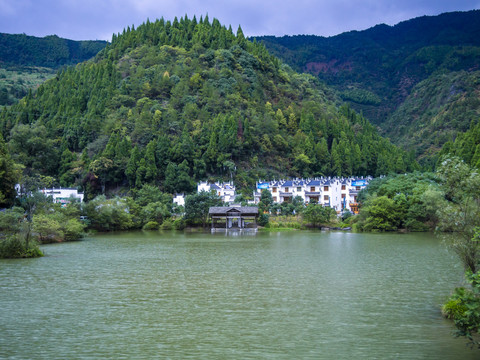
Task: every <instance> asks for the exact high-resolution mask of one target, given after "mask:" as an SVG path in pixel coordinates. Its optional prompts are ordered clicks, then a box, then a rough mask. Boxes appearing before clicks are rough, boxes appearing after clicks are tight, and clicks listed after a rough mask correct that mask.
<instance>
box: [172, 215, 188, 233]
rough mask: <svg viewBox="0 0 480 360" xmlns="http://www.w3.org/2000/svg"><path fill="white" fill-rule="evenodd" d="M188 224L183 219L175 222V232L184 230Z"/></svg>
mask: <svg viewBox="0 0 480 360" xmlns="http://www.w3.org/2000/svg"><path fill="white" fill-rule="evenodd" d="M186 226H187V224H186V223H185V220H184V219H183V218H180V219H177V220H175V221H174V222H173V228H174V229H175V230H183V229H185V227H186Z"/></svg>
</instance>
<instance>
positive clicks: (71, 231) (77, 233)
mask: <svg viewBox="0 0 480 360" xmlns="http://www.w3.org/2000/svg"><path fill="white" fill-rule="evenodd" d="M85 227H86V225H85V224H84V223H82V222H80V220H77V219H69V220H68V221H67V223H66V224H65V225H64V226H63V233H64V239H65V241H75V240H80V239H81V238H82V237H83V235H84V230H85Z"/></svg>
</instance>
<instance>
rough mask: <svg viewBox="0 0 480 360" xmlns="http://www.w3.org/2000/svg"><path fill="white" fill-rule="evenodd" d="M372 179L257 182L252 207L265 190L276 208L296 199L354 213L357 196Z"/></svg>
mask: <svg viewBox="0 0 480 360" xmlns="http://www.w3.org/2000/svg"><path fill="white" fill-rule="evenodd" d="M371 179H372V178H371V177H365V178H364V177H349V178H337V177H333V178H332V177H321V178H315V179H294V180H274V181H259V182H257V184H256V190H255V191H254V193H253V197H254V203H255V204H258V203H259V202H260V197H261V195H262V193H261V192H262V190H263V189H267V190H268V191H270V193H271V194H272V198H273V202H274V203H277V204H281V203H284V202H291V201H292V200H293V199H294V198H295V197H297V196H299V197H300V198H301V199H302V201H303V202H304V203H305V204H308V203H311V202H314V203H317V204H322V205H323V206H330V207H332V208H333V209H335V210H336V211H337V212H339V213H340V212H342V211H344V210H348V211H351V212H353V213H357V212H358V205H357V195H358V193H359V192H360V190H362V189H363V188H365V187H366V186H367V185H368V182H369V181H370V180H371Z"/></svg>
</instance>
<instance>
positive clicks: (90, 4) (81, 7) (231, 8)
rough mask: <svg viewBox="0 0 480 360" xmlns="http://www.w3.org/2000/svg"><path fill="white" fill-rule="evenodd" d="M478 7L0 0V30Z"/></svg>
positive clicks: (427, 0)
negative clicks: (161, 20)
mask: <svg viewBox="0 0 480 360" xmlns="http://www.w3.org/2000/svg"><path fill="white" fill-rule="evenodd" d="M473 9H480V0H288V1H287V0H224V1H220V0H0V32H3V33H10V34H19V33H25V34H27V35H34V36H45V35H52V34H55V35H58V36H60V37H63V38H68V39H73V40H95V39H99V40H100V39H102V40H110V39H111V37H112V34H113V33H118V32H121V31H122V30H123V29H124V28H125V27H127V25H132V24H134V25H135V26H138V25H140V24H141V23H142V22H144V21H146V19H147V18H150V20H155V19H157V18H160V17H162V16H163V17H164V18H165V19H166V20H173V18H174V17H175V16H177V17H182V16H184V15H185V14H187V15H188V17H190V18H191V17H193V15H196V16H197V18H199V17H200V15H205V14H207V13H208V16H209V17H210V19H212V18H214V17H215V18H217V19H219V20H220V22H221V23H222V24H224V25H226V26H228V25H232V27H233V29H234V30H236V29H237V27H238V25H239V24H240V25H241V26H242V29H243V32H244V33H245V35H247V36H253V35H277V36H282V35H297V34H314V35H321V36H332V35H337V34H340V33H342V32H345V31H350V30H364V29H367V28H369V27H372V26H374V25H376V24H380V23H385V24H388V25H395V24H397V23H398V22H400V21H403V20H408V19H411V18H414V17H418V16H422V15H438V14H441V13H443V12H450V11H466V10H473Z"/></svg>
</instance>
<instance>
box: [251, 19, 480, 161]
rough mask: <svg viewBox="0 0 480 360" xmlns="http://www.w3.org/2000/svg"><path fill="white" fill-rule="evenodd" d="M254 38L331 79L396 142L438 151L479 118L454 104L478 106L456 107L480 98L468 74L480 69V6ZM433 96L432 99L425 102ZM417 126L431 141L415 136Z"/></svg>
mask: <svg viewBox="0 0 480 360" xmlns="http://www.w3.org/2000/svg"><path fill="white" fill-rule="evenodd" d="M257 40H260V41H261V42H262V43H264V44H265V46H266V47H267V48H268V49H269V50H270V51H271V52H272V53H273V54H275V55H277V56H279V57H280V58H281V59H283V60H284V61H285V62H287V63H288V64H290V65H291V66H292V67H293V68H294V69H296V70H298V71H306V72H310V73H312V74H314V75H316V76H318V78H319V79H321V80H323V81H324V82H325V83H326V84H328V85H330V86H333V87H334V88H335V89H336V90H337V91H338V93H339V95H340V96H341V97H342V98H343V99H344V100H345V101H347V102H348V103H350V104H351V106H352V108H354V109H355V110H356V111H361V112H362V113H363V115H364V116H366V117H367V118H368V119H369V120H371V121H372V122H373V123H374V124H377V125H378V126H380V128H381V129H382V130H383V133H384V134H385V135H386V136H388V137H390V138H391V140H392V141H393V142H394V143H396V144H400V145H403V146H405V148H407V149H409V150H410V149H415V150H416V152H417V155H418V156H419V157H425V156H426V157H428V156H429V155H431V154H433V153H435V152H436V151H438V150H439V149H440V148H441V147H442V145H443V143H445V142H446V141H448V140H452V139H453V138H454V137H455V135H456V133H457V132H458V131H460V132H461V131H464V130H465V129H466V128H468V127H469V125H470V121H471V120H475V121H477V120H478V115H475V116H474V117H473V118H472V117H471V116H469V115H468V116H465V115H463V114H462V115H461V118H458V115H459V112H458V111H454V109H457V110H458V109H459V108H461V109H462V111H461V112H466V113H469V114H470V115H471V114H472V113H473V112H475V110H476V108H477V107H478V103H477V102H475V101H465V102H463V103H462V104H461V105H460V106H459V100H460V99H473V98H475V97H477V98H478V95H476V91H478V86H477V85H476V83H475V82H473V83H472V81H471V80H472V79H474V78H475V77H477V78H478V75H475V73H474V72H475V71H478V70H480V11H479V10H475V11H469V12H454V13H445V14H442V15H439V16H424V17H419V18H416V19H412V20H409V21H405V22H401V23H399V24H397V25H395V26H387V25H384V24H383V25H377V26H375V27H373V28H370V29H368V30H365V31H351V32H348V33H343V34H340V35H337V36H333V37H329V38H324V37H319V36H302V35H300V36H284V37H281V38H276V37H272V36H265V37H260V38H257ZM420 82H422V84H419V83H420ZM447 84H450V85H451V89H447V88H446V86H447ZM417 85H418V86H417ZM445 91H446V93H445ZM417 97H419V98H420V99H421V101H418V99H417ZM429 97H432V98H434V99H435V100H434V104H426V102H428V98H429ZM438 100H440V101H438ZM452 101H453V102H454V104H452V103H451V102H452ZM450 110H452V111H450ZM437 115H438V116H440V117H441V118H442V119H441V122H442V124H441V126H439V124H438V122H437V120H438V116H437ZM436 119H437V120H436ZM412 120H413V121H412ZM419 129H421V130H422V134H428V136H427V137H428V140H426V139H425V138H424V137H423V136H414V139H410V137H411V136H412V135H414V134H415V133H416V132H417V131H418V130H419ZM417 135H418V133H417Z"/></svg>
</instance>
